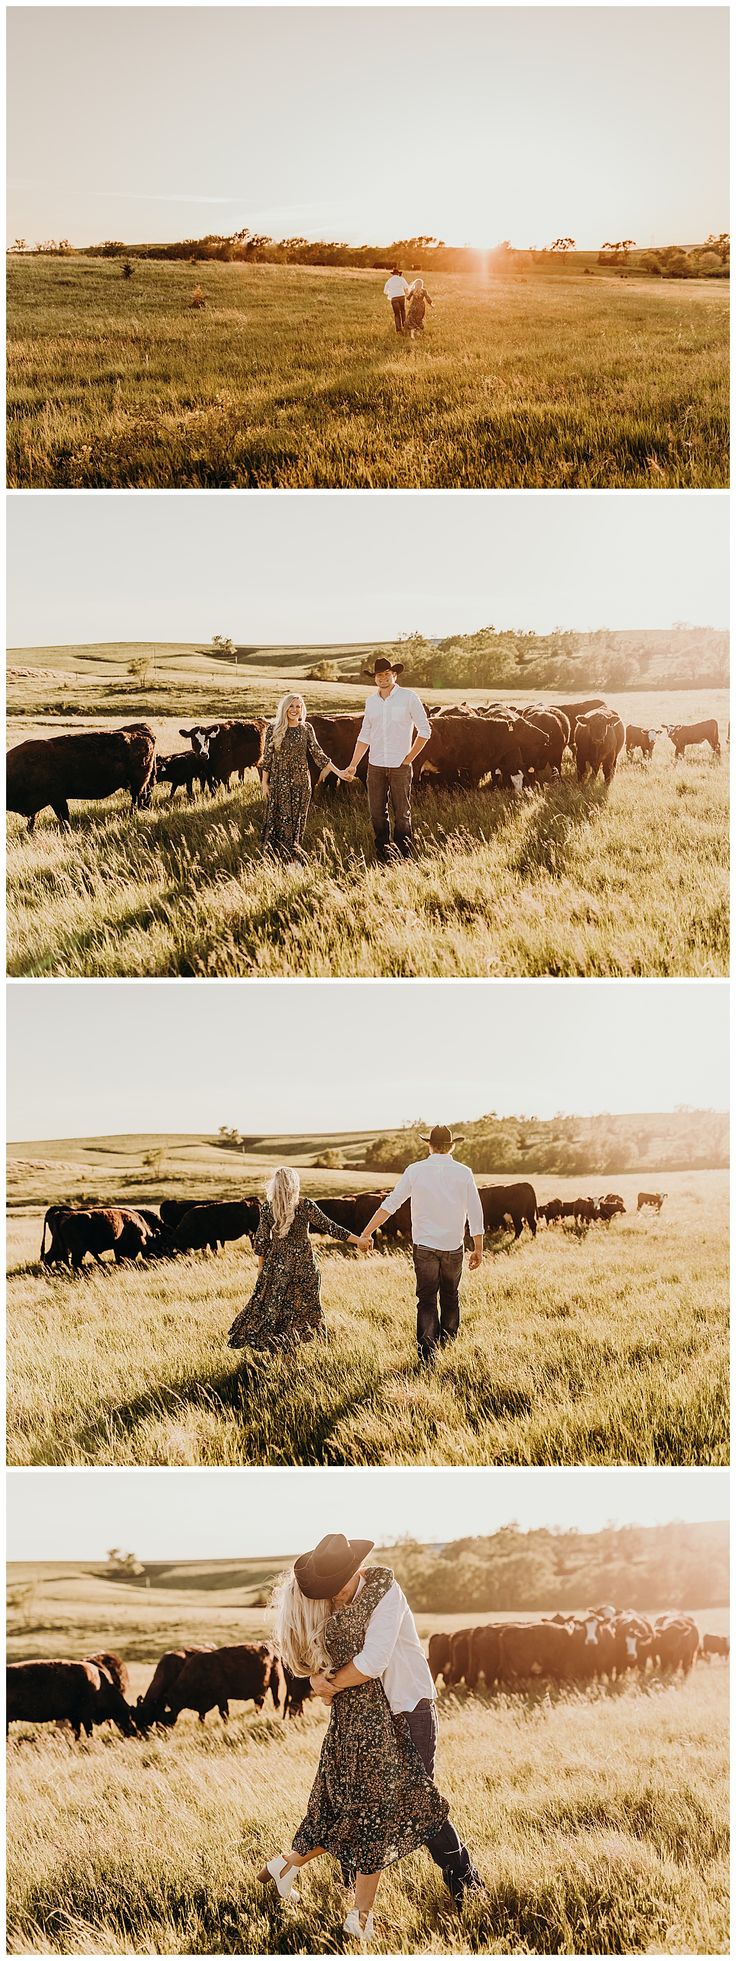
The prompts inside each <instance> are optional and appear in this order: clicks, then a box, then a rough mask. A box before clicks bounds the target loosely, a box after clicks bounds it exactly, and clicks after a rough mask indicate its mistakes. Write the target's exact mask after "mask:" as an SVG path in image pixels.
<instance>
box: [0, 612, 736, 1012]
mask: <svg viewBox="0 0 736 1961" xmlns="http://www.w3.org/2000/svg"><path fill="white" fill-rule="evenodd" d="M149 651H150V652H151V654H152V655H155V659H154V662H153V672H152V674H151V676H150V678H149V680H148V681H147V682H146V685H145V688H144V689H143V690H142V689H141V686H140V684H139V683H138V684H136V682H135V680H134V678H132V677H131V674H130V671H129V670H130V667H131V665H134V664H135V659H136V658H142V657H143V656H144V655H145V652H146V650H145V649H142V650H134V651H133V654H132V655H131V657H130V658H128V653H127V650H125V649H120V648H107V649H96V648H90V649H80V650H76V651H75V650H70V649H56V650H55V649H53V648H47V649H35V650H33V651H32V652H26V653H25V654H24V655H23V656H22V657H20V656H19V657H18V658H17V663H16V664H14V665H13V666H12V668H11V678H10V695H9V730H10V740H11V741H12V742H13V743H15V742H20V741H22V740H24V739H25V738H27V737H29V736H43V735H54V734H58V733H62V732H63V731H64V730H65V729H81V728H84V727H89V726H92V725H94V726H97V727H100V726H107V727H112V726H114V725H115V723H114V722H113V719H112V716H113V713H114V714H115V716H116V717H117V723H118V724H119V722H120V720H123V719H127V720H130V719H131V718H132V717H135V718H136V719H141V717H142V716H145V717H146V719H148V720H150V721H151V723H152V726H153V727H154V728H155V730H156V733H157V735H158V737H159V740H160V742H161V745H162V747H164V748H168V747H172V748H183V747H185V746H186V745H185V744H184V742H183V740H182V738H181V736H180V735H179V727H180V724H181V722H182V718H186V717H191V716H192V715H195V716H196V715H206V716H207V717H208V718H212V717H213V716H216V715H218V714H228V713H229V714H233V713H234V714H241V715H242V714H244V713H245V714H253V713H271V712H272V711H273V707H274V704H275V701H276V700H277V698H278V696H279V695H280V694H281V693H282V692H283V689H284V686H288V685H289V684H291V685H294V684H295V683H296V684H297V685H303V686H304V689H305V693H306V697H307V701H308V705H309V707H310V708H311V709H315V710H316V709H318V708H319V709H320V710H322V711H325V710H328V711H331V710H334V711H337V712H342V711H346V710H351V709H352V710H354V709H355V708H356V707H357V705H358V704H359V703H362V701H363V700H364V699H365V685H364V684H363V685H360V684H359V683H358V681H357V676H356V680H355V682H353V681H352V680H351V678H350V676H349V675H348V678H347V679H346V680H344V681H342V682H340V683H338V684H329V683H323V684H320V683H318V682H317V683H315V682H309V683H306V682H304V679H303V677H304V674H305V671H307V670H308V667H309V665H310V661H309V660H308V659H307V658H305V657H303V658H302V659H301V660H299V659H297V658H296V656H295V653H294V650H291V652H290V653H287V650H281V664H280V665H279V666H278V668H277V667H276V666H275V665H274V664H272V662H271V660H270V657H269V656H268V652H267V650H259V651H258V657H257V658H256V659H254V661H253V663H252V664H250V665H247V666H244V667H243V668H242V669H235V668H228V667H225V668H223V667H222V665H221V664H217V663H214V662H212V660H208V659H207V658H206V656H203V655H201V654H197V652H196V650H195V649H191V648H190V649H187V648H172V649H156V650H149ZM274 651H275V653H276V655H277V656H278V651H279V650H274ZM264 655H265V657H264ZM62 657H63V658H62ZM351 658H353V659H354V656H351ZM50 696H51V699H52V701H53V704H54V705H53V707H52V709H49V708H48V707H47V706H45V704H47V703H48V700H49V697H50ZM471 698H472V694H471ZM476 698H478V699H480V698H481V697H480V696H479V695H477V697H476ZM525 698H526V697H525V696H524V695H523V693H522V694H517V697H516V699H517V700H518V702H519V703H520V704H522V703H523V701H524V700H525ZM556 698H559V697H556ZM428 699H438V700H439V699H451V696H450V695H449V693H445V694H444V695H439V694H438V695H435V696H428ZM529 699H531V697H529ZM549 699H550V700H553V699H555V697H553V696H550V697H549ZM608 699H609V701H610V703H611V705H612V706H614V707H616V708H618V709H619V712H620V713H621V715H622V716H623V717H624V719H625V720H629V721H635V722H637V723H642V722H644V723H646V725H647V726H659V725H661V724H662V723H663V722H667V721H675V720H684V721H692V720H700V719H702V718H703V717H704V716H715V717H716V718H717V719H718V721H719V724H720V729H721V739H722V742H723V743H724V745H725V735H726V724H727V720H728V697H727V694H726V692H725V690H717V689H712V690H709V691H698V690H690V691H686V692H685V691H675V690H670V691H666V690H664V689H663V690H662V691H660V692H657V693H647V692H637V693H631V694H628V695H610V696H609V697H608ZM724 753H725V749H724ZM672 754H673V752H672V745H671V743H670V742H669V740H668V739H667V738H666V737H662V738H661V739H660V741H659V742H658V744H657V747H656V749H655V755H654V759H653V763H652V766H651V767H650V768H644V767H643V766H642V765H641V764H639V763H635V762H631V763H626V762H625V761H624V762H623V763H622V764H621V765H620V766H619V769H618V771H617V773H616V777H615V779H614V782H613V785H612V786H611V789H610V790H609V791H607V790H606V789H605V786H604V785H603V784H602V783H601V782H600V781H599V782H598V783H597V784H595V785H593V786H591V787H587V788H586V786H584V785H583V786H582V787H579V786H578V784H577V782H576V780H575V777H574V772H573V771H572V766H571V763H570V759H569V757H568V759H567V761H566V764H565V772H564V774H563V777H562V780H561V781H560V782H559V783H556V784H552V785H549V786H547V787H546V788H545V789H544V792H543V794H541V795H533V794H531V793H530V794H529V795H527V796H524V797H523V798H522V799H517V798H515V797H514V796H513V795H512V794H511V793H510V792H509V793H508V794H507V793H505V792H501V793H496V794H493V795H491V794H490V792H489V791H488V790H485V789H481V790H479V791H477V792H475V793H473V792H470V791H468V792H462V793H460V794H457V793H455V794H453V793H452V792H450V791H447V790H445V791H441V790H432V789H427V790H424V791H419V790H417V792H416V794H415V799H414V814H415V833H416V841H417V855H416V858H415V859H414V861H413V862H411V863H409V864H406V863H404V864H400V865H396V866H390V867H385V866H384V867H378V866H376V865H375V864H374V862H373V849H372V834H371V831H370V825H369V821H368V811H367V803H366V797H365V792H364V790H363V789H362V787H361V785H360V784H355V785H352V786H346V785H342V786H340V787H339V789H338V791H337V793H336V794H335V795H334V796H333V795H330V794H329V793H321V794H320V795H319V796H318V797H317V798H315V800H314V802H313V806H312V811H311V815H310V818H309V824H308V829H307V836H306V848H307V854H308V856H307V862H306V863H304V864H302V865H289V866H283V865H281V864H278V863H277V862H275V861H269V862H266V861H264V858H263V855H262V852H261V844H260V837H261V826H262V818H263V805H262V802H261V797H260V788H259V784H258V781H257V779H256V776H255V773H254V772H253V771H251V772H249V775H248V779H247V781H246V783H245V784H238V785H236V787H234V788H233V789H232V790H230V791H226V790H221V791H219V792H218V793H217V795H216V796H215V797H214V798H207V799H206V800H205V799H199V800H198V801H197V803H196V804H195V805H194V806H189V807H188V806H187V805H186V802H185V800H184V799H183V798H182V797H181V796H180V797H178V798H177V799H176V801H175V802H174V804H173V805H170V803H169V798H168V789H167V788H164V787H163V786H162V788H161V790H159V791H157V792H156V795H155V797H154V802H153V806H152V808H151V809H150V810H149V811H142V812H139V813H137V814H136V816H135V817H134V818H132V819H131V817H130V815H129V812H128V810H127V809H126V808H125V805H124V802H123V799H122V798H114V799H111V800H110V801H109V802H108V803H96V804H82V803H77V804H75V805H74V806H73V818H72V828H71V830H70V831H67V832H63V831H61V830H60V829H59V826H58V824H57V822H56V819H55V818H54V817H53V814H52V813H51V812H50V811H47V812H46V813H44V814H42V815H41V817H40V818H39V820H38V823H37V825H36V830H35V833H34V835H33V837H32V838H29V837H28V836H27V833H26V828H25V823H24V821H23V820H21V819H20V818H18V817H11V818H10V819H9V825H8V855H7V867H8V926H7V933H8V970H9V972H10V973H11V974H13V975H21V974H25V975H50V974H54V975H68V976H70V977H75V976H84V975H86V976H96V975H101V976H105V977H109V976H128V975H134V976H139V975H143V976H147V975H185V976H197V975H208V974H209V975H230V976H233V975H235V976H238V975H256V976H260V977H266V976H269V975H270V976H273V975H280V976H284V975H286V976H290V975H293V976H302V975H312V976H316V977H319V976H323V975H327V976H341V975H345V976H352V975H364V976H365V975H380V976H392V975H393V976H414V975H435V976H442V977H444V976H452V975H471V976H478V975H498V974H501V975H535V974H536V975H542V974H551V975H581V974H582V975H597V976H605V975H671V974H677V975H712V974H723V973H725V972H727V970H728V843H727V839H728V816H727V801H728V771H727V769H726V768H725V767H724V766H723V765H721V766H719V765H718V763H717V762H715V761H714V759H713V757H712V756H711V753H710V751H709V750H706V751H700V750H697V751H693V752H692V755H691V759H690V760H689V761H688V762H687V763H686V764H685V765H682V766H679V767H678V768H675V766H674V764H673V761H672ZM317 927H318V930H317Z"/></svg>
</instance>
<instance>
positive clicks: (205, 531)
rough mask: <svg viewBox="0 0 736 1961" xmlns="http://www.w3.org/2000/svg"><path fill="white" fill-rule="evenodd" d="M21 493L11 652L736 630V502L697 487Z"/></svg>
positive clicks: (13, 531)
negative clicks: (554, 492)
mask: <svg viewBox="0 0 736 1961" xmlns="http://www.w3.org/2000/svg"><path fill="white" fill-rule="evenodd" d="M7 504H8V558H7V562H8V636H7V637H8V644H9V646H10V647H13V648H22V647H46V646H50V647H60V646H65V645H72V644H76V645H84V644H93V643H95V642H99V641H103V642H104V641H150V642H153V641H195V642H203V643H204V644H205V645H206V644H207V643H208V642H209V641H210V639H211V638H212V635H213V633H223V634H229V635H230V636H231V637H232V638H233V639H234V640H236V641H241V642H243V643H245V644H250V643H253V642H255V643H256V644H258V643H262V642H265V643H267V644H269V643H270V644H272V645H282V644H286V645H307V646H309V645H310V644H313V643H315V642H317V643H318V642H320V641H333V642H340V641H351V640H352V641H354V640H393V639H394V638H395V637H396V636H397V635H398V634H399V633H404V632H405V633H412V632H413V631H414V630H415V629H418V630H419V631H420V632H422V633H424V634H426V635H428V636H430V637H431V636H433V635H435V636H437V637H440V638H441V637H444V636H445V635H447V634H450V633H472V632H475V631H476V630H477V629H478V628H479V627H482V626H490V625H493V626H496V627H528V628H531V629H533V630H535V631H537V632H541V633H544V632H549V631H551V630H552V629H553V628H555V627H557V626H566V627H571V628H575V629H577V630H578V631H581V632H585V631H592V630H593V629H595V628H596V627H601V626H607V627H611V628H619V629H621V628H625V627H633V628H641V629H644V628H649V627H667V626H671V625H673V624H674V623H675V622H677V621H687V622H688V623H689V624H691V625H697V626H715V627H719V628H725V627H727V626H728V618H729V597H728V551H729V540H728V520H729V513H728V498H727V497H721V496H718V495H708V494H705V495H704V494H703V493H702V492H701V493H695V494H692V495H688V494H687V493H677V494H676V495H669V494H667V493H663V494H662V495H660V496H658V497H651V496H649V495H648V493H642V494H640V495H637V494H634V495H631V496H628V497H622V496H621V495H620V493H618V492H616V491H614V492H611V493H610V494H606V493H605V492H602V491H599V492H598V494H597V495H596V496H595V497H587V496H576V495H575V494H574V493H570V494H568V495H567V496H565V497H550V496H549V494H548V492H547V491H541V492H539V493H535V492H530V491H525V492H524V494H523V496H519V495H518V494H515V493H503V492H496V493H495V494H494V495H493V496H492V497H488V496H487V495H486V494H485V493H484V492H480V493H478V494H477V495H475V494H473V493H467V494H464V495H459V494H458V493H457V491H449V492H438V493H436V494H433V495H432V496H427V495H424V496H416V495H415V494H413V493H411V492H409V493H408V494H406V495H404V494H403V493H402V492H399V491H393V492H391V493H390V494H387V495H386V496H381V495H378V496H377V495H376V493H375V492H374V491H367V492H366V493H365V495H362V494H361V493H360V492H356V491H354V492H353V493H352V494H351V496H350V497H335V496H329V495H317V496H308V495H307V496H301V497H293V496H292V495H291V494H290V493H289V492H288V491H287V492H285V493H284V494H283V495H280V494H279V493H278V492H275V491H268V492H265V493H264V494H263V495H262V496H259V495H258V493H257V492H251V494H250V495H249V496H248V497H233V496H232V494H231V493H230V492H229V491H226V492H223V493H221V494H220V493H217V492H214V491H205V492H203V493H202V494H201V495H198V494H197V493H196V492H191V491H190V492H188V493H187V495H186V496H183V495H181V494H172V495H166V494H163V493H160V492H153V493H150V494H146V493H140V494H139V495H138V496H136V497H131V496H130V494H129V492H128V491H123V492H121V493H119V494H116V493H115V492H108V493H107V495H106V496H105V497H90V496H79V497H54V498H49V497H47V496H46V495H45V494H44V493H43V492H41V493H38V494H34V493H33V492H31V491H26V492H25V494H24V495H23V496H16V497H12V496H11V497H10V498H8V500H7ZM40 568H43V577H39V569H40Z"/></svg>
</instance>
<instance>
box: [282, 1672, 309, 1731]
mask: <svg viewBox="0 0 736 1961" xmlns="http://www.w3.org/2000/svg"><path fill="white" fill-rule="evenodd" d="M281 1666H282V1668H283V1671H284V1681H285V1684H286V1696H285V1698H284V1707H283V1710H282V1715H283V1716H289V1717H290V1718H291V1717H297V1716H301V1713H302V1710H303V1708H304V1704H305V1702H308V1701H309V1698H310V1696H311V1694H312V1684H311V1682H310V1680H309V1676H308V1675H292V1672H291V1669H290V1668H287V1666H286V1662H285V1661H284V1662H282V1664H281Z"/></svg>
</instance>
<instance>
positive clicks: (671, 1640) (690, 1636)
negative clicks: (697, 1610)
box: [652, 1614, 700, 1675]
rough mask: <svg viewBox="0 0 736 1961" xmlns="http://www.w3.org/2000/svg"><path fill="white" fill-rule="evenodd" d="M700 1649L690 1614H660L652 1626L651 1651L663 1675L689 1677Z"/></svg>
mask: <svg viewBox="0 0 736 1961" xmlns="http://www.w3.org/2000/svg"><path fill="white" fill-rule="evenodd" d="M699 1647H700V1634H699V1631H698V1628H697V1625H696V1623H695V1621H694V1620H693V1619H692V1617H691V1615H690V1614H661V1615H660V1616H659V1618H658V1619H657V1620H656V1621H655V1624H654V1633H653V1639H652V1651H653V1655H654V1658H655V1660H656V1661H658V1663H659V1666H660V1668H661V1669H662V1672H663V1674H665V1675H676V1673H677V1670H678V1668H681V1669H682V1672H683V1675H689V1674H690V1670H691V1668H692V1665H693V1662H694V1660H695V1657H696V1655H697V1653H698V1649H699Z"/></svg>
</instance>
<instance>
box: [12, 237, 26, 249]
mask: <svg viewBox="0 0 736 1961" xmlns="http://www.w3.org/2000/svg"><path fill="white" fill-rule="evenodd" d="M10 249H11V252H25V251H27V249H28V248H27V245H26V241H25V239H24V238H14V239H13V243H12V245H11V248H10Z"/></svg>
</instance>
